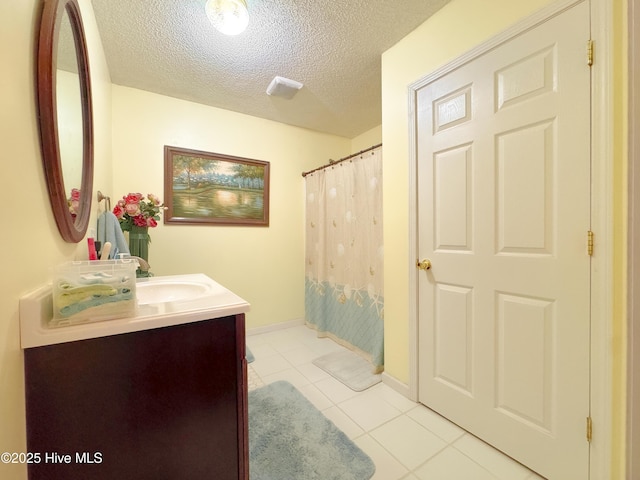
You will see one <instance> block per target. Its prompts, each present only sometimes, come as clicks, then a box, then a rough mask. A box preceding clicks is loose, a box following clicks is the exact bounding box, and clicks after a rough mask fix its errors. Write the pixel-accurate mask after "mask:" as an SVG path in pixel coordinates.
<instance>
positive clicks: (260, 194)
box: [164, 145, 270, 226]
mask: <svg viewBox="0 0 640 480" xmlns="http://www.w3.org/2000/svg"><path fill="white" fill-rule="evenodd" d="M269 166H270V165H269V162H265V161H262V160H254V159H250V158H244V157H235V156H232V155H224V154H221V153H210V152H203V151H199V150H191V149H186V148H180V147H173V146H169V145H165V147H164V198H165V207H166V209H165V213H164V223H165V224H191V225H240V226H269Z"/></svg>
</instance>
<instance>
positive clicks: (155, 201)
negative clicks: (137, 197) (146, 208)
mask: <svg viewBox="0 0 640 480" xmlns="http://www.w3.org/2000/svg"><path fill="white" fill-rule="evenodd" d="M147 198H148V199H149V200H150V201H151V202H152V203H153V204H154V205H160V199H159V198H158V197H156V196H155V195H154V194H153V193H150V194H148V195H147Z"/></svg>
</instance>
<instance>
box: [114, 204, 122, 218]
mask: <svg viewBox="0 0 640 480" xmlns="http://www.w3.org/2000/svg"><path fill="white" fill-rule="evenodd" d="M113 214H114V215H115V216H116V218H117V219H118V220H120V219H121V218H122V217H123V216H124V209H123V208H122V205H120V202H118V204H117V205H116V206H115V207H113Z"/></svg>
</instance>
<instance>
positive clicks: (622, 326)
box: [611, 0, 637, 478]
mask: <svg viewBox="0 0 640 480" xmlns="http://www.w3.org/2000/svg"><path fill="white" fill-rule="evenodd" d="M613 22H614V25H616V28H614V29H612V31H613V32H614V33H613V45H614V48H613V52H614V53H613V55H614V58H613V68H614V72H613V81H614V85H613V88H612V91H613V106H614V119H615V122H614V125H615V127H614V129H613V131H614V138H613V158H614V165H613V182H614V185H613V207H612V215H613V223H614V238H613V282H614V284H613V319H612V324H611V333H612V342H611V343H612V351H613V358H612V377H613V378H612V384H613V391H612V392H611V396H612V399H613V400H612V403H613V412H612V421H613V438H612V441H611V469H612V473H611V478H624V476H625V469H626V464H625V462H626V458H625V453H626V452H625V451H626V433H627V432H626V416H627V415H626V413H627V408H626V406H627V255H628V251H627V235H628V225H627V223H628V205H627V200H628V188H627V187H628V171H629V170H628V164H627V161H628V149H627V146H628V122H627V118H628V108H627V105H628V98H629V95H628V46H627V39H628V38H629V36H628V28H627V25H628V19H627V2H626V1H624V0H622V1H621V0H618V1H614V2H613ZM636 441H637V439H636Z"/></svg>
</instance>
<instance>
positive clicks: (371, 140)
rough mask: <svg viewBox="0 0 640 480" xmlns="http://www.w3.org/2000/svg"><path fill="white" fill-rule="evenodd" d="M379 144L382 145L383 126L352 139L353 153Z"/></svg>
mask: <svg viewBox="0 0 640 480" xmlns="http://www.w3.org/2000/svg"><path fill="white" fill-rule="evenodd" d="M379 143H382V125H378V126H377V127H374V128H372V129H371V130H367V131H366V132H364V133H362V134H360V135H358V136H357V137H355V138H353V139H351V153H357V152H359V151H361V150H365V149H367V148H369V147H372V146H374V145H378V144H379Z"/></svg>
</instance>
